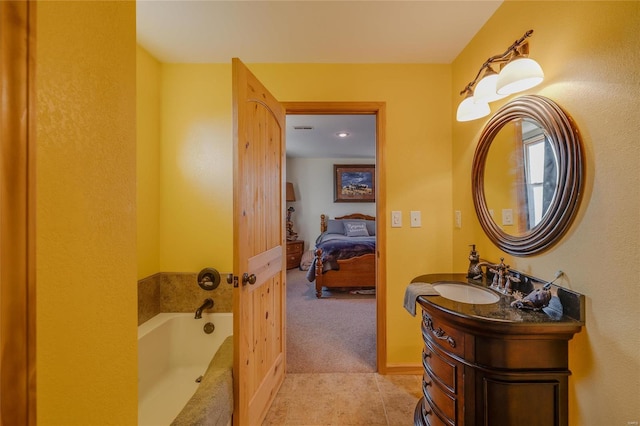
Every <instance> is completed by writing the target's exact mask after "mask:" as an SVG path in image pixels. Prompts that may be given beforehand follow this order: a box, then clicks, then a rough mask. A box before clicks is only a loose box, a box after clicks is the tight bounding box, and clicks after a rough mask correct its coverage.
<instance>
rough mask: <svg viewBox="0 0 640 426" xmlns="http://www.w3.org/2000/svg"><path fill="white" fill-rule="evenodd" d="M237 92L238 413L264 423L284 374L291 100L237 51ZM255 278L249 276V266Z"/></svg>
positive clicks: (245, 420)
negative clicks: (267, 84) (285, 102)
mask: <svg viewBox="0 0 640 426" xmlns="http://www.w3.org/2000/svg"><path fill="white" fill-rule="evenodd" d="M232 67H233V86H234V87H233V99H234V166H235V167H234V173H235V174H234V219H235V221H234V273H235V274H236V275H237V276H238V277H240V281H241V284H240V285H239V286H238V287H237V288H234V306H233V312H234V331H233V332H234V336H235V337H234V416H233V421H234V424H235V425H254V424H260V423H262V421H263V420H264V417H265V416H266V414H267V412H268V409H269V407H270V405H271V402H272V401H273V398H274V397H275V395H276V393H277V391H278V389H279V387H280V386H281V384H282V381H283V380H284V372H285V359H286V357H285V347H284V341H285V339H284V326H285V321H284V309H285V306H284V300H285V299H284V298H285V291H284V277H285V275H284V274H285V273H286V269H285V253H284V251H285V244H284V241H285V238H284V230H285V224H284V217H285V215H284V196H283V194H284V174H283V173H284V172H283V164H284V158H285V154H284V149H285V146H284V120H285V114H284V108H283V107H282V106H281V105H280V104H279V103H278V102H277V100H276V99H275V98H274V97H273V96H272V95H271V94H269V92H268V91H267V89H266V88H264V86H262V84H261V83H260V82H259V81H258V80H257V79H256V78H255V76H253V74H251V72H250V71H249V70H248V69H247V68H246V67H245V66H244V65H243V64H242V62H240V61H239V60H237V59H234V60H233V63H232ZM245 273H246V274H248V275H254V276H255V282H254V283H253V284H250V283H242V278H241V277H242V276H243V274H245Z"/></svg>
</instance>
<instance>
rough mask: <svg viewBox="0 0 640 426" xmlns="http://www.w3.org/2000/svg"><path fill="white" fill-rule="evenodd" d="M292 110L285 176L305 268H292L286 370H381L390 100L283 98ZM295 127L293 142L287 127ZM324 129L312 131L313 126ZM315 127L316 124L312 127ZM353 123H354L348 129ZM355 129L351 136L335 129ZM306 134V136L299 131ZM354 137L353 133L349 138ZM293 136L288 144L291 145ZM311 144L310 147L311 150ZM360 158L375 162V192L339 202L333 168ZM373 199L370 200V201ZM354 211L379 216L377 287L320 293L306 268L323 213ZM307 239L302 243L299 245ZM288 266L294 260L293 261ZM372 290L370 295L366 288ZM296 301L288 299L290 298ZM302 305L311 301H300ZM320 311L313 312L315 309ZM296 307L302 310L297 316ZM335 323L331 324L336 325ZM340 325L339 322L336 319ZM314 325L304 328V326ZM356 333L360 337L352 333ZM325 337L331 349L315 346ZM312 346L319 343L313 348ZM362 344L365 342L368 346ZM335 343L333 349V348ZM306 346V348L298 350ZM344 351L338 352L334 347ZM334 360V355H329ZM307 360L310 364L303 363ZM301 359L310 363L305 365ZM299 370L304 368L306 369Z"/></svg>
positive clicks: (363, 161)
mask: <svg viewBox="0 0 640 426" xmlns="http://www.w3.org/2000/svg"><path fill="white" fill-rule="evenodd" d="M283 105H284V107H285V109H286V113H287V141H286V142H287V174H286V176H287V181H288V182H289V181H293V182H291V183H292V185H293V188H294V192H297V193H296V194H295V200H296V201H294V202H288V203H287V207H289V209H291V208H293V209H294V215H293V218H291V221H292V222H293V224H294V225H293V227H294V228H295V231H296V233H297V234H299V235H298V238H296V239H297V240H299V241H298V243H297V245H298V246H300V245H303V247H304V248H303V253H304V255H303V256H301V266H302V267H293V268H292V269H289V272H288V274H287V276H288V279H287V282H288V290H287V292H288V294H287V333H286V334H287V364H288V366H287V372H346V371H352V372H362V371H377V372H379V373H382V374H384V370H385V368H384V366H385V364H386V339H385V334H384V330H385V324H384V323H385V320H384V319H385V306H386V300H385V296H384V295H385V281H384V276H385V274H384V270H385V263H384V260H385V253H384V247H385V244H384V242H385V232H384V227H385V225H384V222H385V221H384V217H381V216H380V215H379V214H378V212H384V211H385V208H384V198H383V197H380V194H381V193H382V191H381V190H380V189H381V188H383V187H384V161H383V160H384V159H383V158H382V155H380V154H381V152H382V148H383V146H384V120H385V117H384V112H385V105H384V103H380V102H370V103H367V102H364V103H363V102H357V103H355V102H341V103H335V102H283ZM335 122H338V123H340V122H342V123H345V124H344V126H343V127H335V128H331V127H329V126H330V124H328V123H335ZM294 126H295V127H296V129H295V132H297V134H296V140H294V138H293V137H292V136H291V135H290V133H289V132H290V129H292V128H293V127H294ZM316 126H318V127H317V128H316V130H321V131H317V132H313V130H314V128H315V127H316ZM310 128H311V129H310ZM349 129H355V130H352V131H351V132H350V131H349ZM305 132H308V133H315V134H316V135H317V133H324V134H325V135H324V136H322V135H321V136H320V138H321V139H320V140H318V139H315V140H313V138H312V137H310V135H309V134H307V135H306V136H305V135H304V133H305ZM342 132H344V133H350V134H349V135H347V137H344V136H340V135H338V133H342ZM363 132H364V133H366V132H369V136H365V137H364V139H365V140H366V139H367V138H368V139H369V141H368V143H369V146H367V142H366V141H365V142H363V143H362V145H360V144H361V142H358V141H357V140H356V136H359V135H357V134H360V133H363ZM300 133H302V136H300ZM299 136H300V137H303V138H306V139H307V140H309V141H310V142H309V143H311V144H313V146H312V147H306V150H307V151H315V153H309V152H307V154H304V153H301V151H300V150H301V149H303V148H301V147H300V146H299V143H298V142H299V141H298V140H297V139H299ZM352 136H353V139H351V140H349V138H350V137H352ZM290 142H291V143H290ZM348 143H352V144H353V145H356V147H355V148H354V149H352V150H351V152H349V151H345V150H344V148H343V149H342V150H336V149H335V146H340V144H342V145H343V146H344V145H345V144H348ZM309 148H313V149H309ZM341 163H342V164H347V165H351V164H356V165H372V166H374V170H375V172H374V177H375V196H374V200H367V201H369V202H336V194H335V182H334V180H335V179H334V176H333V174H335V171H334V166H335V164H341ZM372 201H373V202H372ZM351 213H364V214H367V215H369V216H374V217H375V218H376V221H375V225H374V227H375V229H376V231H375V233H374V235H375V241H376V248H375V255H374V257H375V289H374V291H373V292H371V291H368V292H367V291H366V290H364V291H360V290H358V289H355V288H354V289H348V290H347V291H346V293H344V292H339V291H337V289H336V290H334V289H333V288H323V290H322V294H321V296H322V297H321V298H320V299H318V298H316V291H315V284H314V283H313V282H311V281H310V280H312V279H313V272H312V273H311V274H309V277H307V272H308V267H309V263H308V262H310V261H311V260H310V259H311V256H312V253H313V249H314V247H315V241H316V238H317V237H318V236H319V235H320V233H321V229H320V215H321V214H325V215H326V216H327V217H329V218H331V219H333V218H335V217H339V216H343V215H346V214H351ZM300 243H302V244H300ZM290 266H291V265H290ZM367 293H369V294H367ZM290 297H291V298H295V299H289V298H290ZM350 302H353V304H352V305H351V307H350V308H348V309H346V311H351V312H350V315H346V316H345V317H342V318H341V311H342V310H343V308H341V307H338V306H340V304H341V303H342V306H345V303H350ZM301 304H306V306H302V305H301ZM312 310H314V311H316V315H317V316H316V317H314V316H313V315H312V314H311V313H312V312H311V311H312ZM299 312H305V314H302V315H298V313H299ZM332 324H333V325H332ZM336 324H337V325H336ZM305 329H306V330H314V333H307V332H305V331H304V330H305ZM363 335H367V336H366V337H364V336H363ZM354 336H356V337H355V338H354ZM323 339H324V341H325V342H326V347H327V349H326V350H328V351H329V352H327V353H324V352H326V350H325V351H324V352H323V351H321V350H319V349H318V348H319V347H320V346H318V344H319V343H320V342H321V341H322V340H323ZM314 344H315V345H316V346H315V349H314ZM349 344H353V345H355V346H358V345H360V348H359V350H360V354H358V352H357V350H355V352H354V349H353V348H351V349H350V348H349V347H348V346H349ZM363 345H364V346H363ZM332 347H333V348H336V349H334V350H333V351H332V350H331V348H332ZM300 348H304V350H303V353H297V352H296V351H298V350H300ZM339 348H341V349H344V354H346V355H347V356H340V354H339V353H338V352H336V351H337V349H339ZM332 358H333V359H332ZM305 363H307V364H306V365H305ZM301 365H305V366H303V367H300V366H301ZM300 368H305V369H307V370H306V371H301V370H300Z"/></svg>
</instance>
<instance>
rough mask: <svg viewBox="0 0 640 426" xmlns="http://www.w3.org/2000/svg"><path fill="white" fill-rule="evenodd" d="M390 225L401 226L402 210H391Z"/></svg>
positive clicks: (393, 226)
mask: <svg viewBox="0 0 640 426" xmlns="http://www.w3.org/2000/svg"><path fill="white" fill-rule="evenodd" d="M391 227H392V228H402V212H401V211H398V210H394V211H392V212H391Z"/></svg>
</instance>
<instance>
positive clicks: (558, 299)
mask: <svg viewBox="0 0 640 426" xmlns="http://www.w3.org/2000/svg"><path fill="white" fill-rule="evenodd" d="M411 282H412V283H413V282H426V283H432V284H433V283H437V282H461V283H466V284H469V285H475V286H479V287H483V288H486V289H488V290H489V291H491V292H493V293H494V294H496V295H498V296H500V300H498V301H497V302H495V303H490V304H471V303H462V302H456V301H454V300H450V299H447V298H445V297H442V296H419V297H418V299H417V302H418V303H419V304H420V305H421V306H422V307H423V308H424V307H431V308H434V309H437V310H439V311H442V312H447V313H449V314H452V315H453V316H454V318H456V319H457V320H459V321H463V322H466V321H467V320H473V321H474V322H479V323H480V324H482V323H484V324H486V325H489V324H491V325H492V326H500V325H505V326H506V325H508V326H509V327H514V326H515V327H516V328H522V327H537V328H539V327H540V326H543V327H553V328H557V327H560V328H563V327H570V328H575V327H578V328H579V327H582V326H583V325H584V296H583V295H581V294H578V293H575V292H572V291H570V290H567V289H564V288H562V287H559V286H552V288H551V291H552V299H551V302H550V303H549V306H548V307H546V308H544V309H543V310H542V311H533V310H525V309H518V308H515V307H512V306H511V302H512V301H514V300H515V299H514V297H513V296H510V295H504V294H501V293H499V292H497V291H495V290H492V289H490V288H489V286H488V284H487V283H485V282H480V281H475V280H469V279H467V278H466V274H428V275H420V276H418V277H416V278H414V279H413V280H412V281H411ZM521 331H522V330H521Z"/></svg>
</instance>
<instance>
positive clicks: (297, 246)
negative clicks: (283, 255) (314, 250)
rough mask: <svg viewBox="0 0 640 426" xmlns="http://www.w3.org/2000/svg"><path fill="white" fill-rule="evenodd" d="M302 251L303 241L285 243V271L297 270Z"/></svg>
mask: <svg viewBox="0 0 640 426" xmlns="http://www.w3.org/2000/svg"><path fill="white" fill-rule="evenodd" d="M303 251H304V241H302V240H295V241H287V269H292V268H297V267H299V266H300V260H301V259H302V252H303Z"/></svg>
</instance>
